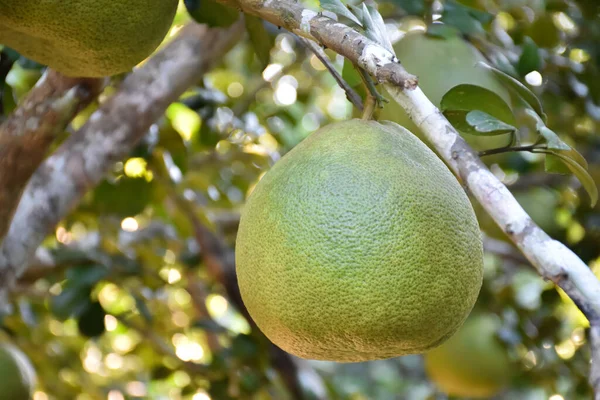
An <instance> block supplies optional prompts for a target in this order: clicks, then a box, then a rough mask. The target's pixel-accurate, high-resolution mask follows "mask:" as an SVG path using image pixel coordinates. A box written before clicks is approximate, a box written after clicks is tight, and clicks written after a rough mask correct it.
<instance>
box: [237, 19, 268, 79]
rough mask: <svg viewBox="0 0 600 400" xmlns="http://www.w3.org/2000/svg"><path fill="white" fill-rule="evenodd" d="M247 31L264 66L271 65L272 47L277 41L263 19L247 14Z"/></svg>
mask: <svg viewBox="0 0 600 400" xmlns="http://www.w3.org/2000/svg"><path fill="white" fill-rule="evenodd" d="M244 20H245V21H246V31H248V36H249V37H250V43H252V47H253V48H254V51H255V52H256V55H257V57H258V59H259V60H260V62H261V64H262V67H263V68H265V67H266V66H267V65H269V60H270V59H271V49H272V48H273V45H274V43H275V39H274V38H273V37H272V36H271V35H269V32H267V29H266V28H265V25H264V23H263V21H262V19H260V18H257V17H254V16H252V15H245V17H244Z"/></svg>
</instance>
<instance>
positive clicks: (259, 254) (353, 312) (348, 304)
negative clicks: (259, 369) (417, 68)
mask: <svg viewBox="0 0 600 400" xmlns="http://www.w3.org/2000/svg"><path fill="white" fill-rule="evenodd" d="M236 263H237V274H238V282H239V286H240V290H241V294H242V298H243V300H244V304H245V305H246V307H247V309H248V311H249V313H250V315H251V316H252V318H253V319H254V321H255V322H256V323H257V325H258V327H259V328H260V329H261V330H262V331H263V332H264V333H265V335H266V336H267V337H268V338H269V339H270V340H271V341H273V342H274V343H275V344H277V345H278V346H280V347H281V348H283V349H284V350H286V351H288V352H290V353H293V354H295V355H297V356H299V357H303V358H309V359H318V360H333V361H340V362H352V361H364V360H374V359H383V358H389V357H395V356H400V355H404V354H411V353H419V352H423V351H425V350H427V349H430V348H432V347H435V346H437V345H439V344H440V343H442V342H443V341H444V340H446V339H447V338H448V337H450V336H451V335H452V334H453V333H454V332H455V331H456V330H457V329H458V328H459V327H460V326H461V325H462V323H463V321H464V320H465V319H466V317H467V315H468V314H469V312H470V311H471V309H472V307H473V304H474V303H475V300H476V298H477V296H478V293H479V290H480V288H481V283H482V264H483V250H482V243H481V235H480V231H479V227H478V225H477V220H476V219H475V214H474V212H473V209H472V207H471V204H470V203H469V200H468V198H467V196H466V194H465V192H464V191H463V189H462V188H461V186H460V185H459V184H458V182H457V180H456V178H455V177H454V176H453V175H452V174H451V172H450V171H449V170H448V169H447V167H446V166H445V165H444V164H443V163H442V161H440V160H439V159H438V158H437V157H436V155H435V154H434V153H433V152H432V151H431V150H430V149H429V148H427V146H425V145H424V144H423V143H422V142H421V141H420V140H419V139H418V138H417V137H415V136H414V135H413V134H411V133H410V132H409V131H408V130H406V129H404V128H402V127H401V126H399V125H397V124H395V123H392V122H385V123H378V122H375V121H361V120H350V121H346V122H341V123H336V124H332V125H328V126H326V127H324V128H322V129H320V130H319V131H317V132H315V133H313V134H312V135H311V136H309V137H308V138H307V139H305V140H304V141H303V142H301V143H300V144H299V145H298V146H296V147H295V148H294V149H293V150H292V151H290V152H289V153H288V154H287V155H285V156H284V157H283V158H282V159H281V160H280V161H278V162H277V163H276V164H275V166H274V167H273V168H272V169H271V170H270V171H269V172H268V173H267V174H265V176H264V177H263V178H262V180H261V181H260V182H259V183H258V184H257V185H256V187H255V189H254V191H253V193H252V194H251V195H250V198H249V199H248V202H247V204H246V206H245V208H244V211H243V213H242V217H241V222H240V227H239V231H238V237H237V244H236Z"/></svg>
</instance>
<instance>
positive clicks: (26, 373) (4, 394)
mask: <svg viewBox="0 0 600 400" xmlns="http://www.w3.org/2000/svg"><path fill="white" fill-rule="evenodd" d="M35 381H36V374H35V370H34V369H33V366H32V365H31V362H30V361H29V358H27V356H26V355H25V354H24V353H23V352H22V351H21V350H19V349H18V348H17V347H15V346H13V345H11V344H8V343H2V344H0V398H1V399H7V400H8V399H10V400H30V399H31V396H32V395H33V389H34V386H35Z"/></svg>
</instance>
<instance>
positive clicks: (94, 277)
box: [66, 265, 110, 287]
mask: <svg viewBox="0 0 600 400" xmlns="http://www.w3.org/2000/svg"><path fill="white" fill-rule="evenodd" d="M109 272H110V271H109V270H108V268H105V267H103V266H102V265H93V266H80V267H73V268H70V269H69V270H68V271H67V273H66V276H67V279H69V281H70V283H72V284H73V285H75V286H80V287H83V286H90V287H91V286H94V285H95V284H96V283H98V282H100V281H101V280H102V279H104V278H106V277H107V276H108V274H109Z"/></svg>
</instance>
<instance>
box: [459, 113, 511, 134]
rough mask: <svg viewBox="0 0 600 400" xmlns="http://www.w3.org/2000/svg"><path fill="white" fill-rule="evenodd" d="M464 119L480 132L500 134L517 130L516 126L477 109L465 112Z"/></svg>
mask: <svg viewBox="0 0 600 400" xmlns="http://www.w3.org/2000/svg"><path fill="white" fill-rule="evenodd" d="M466 121H467V123H468V124H469V125H471V126H472V127H473V128H475V130H476V131H477V132H481V133H488V134H491V133H495V134H501V133H509V132H514V131H516V130H517V128H515V127H514V126H512V125H509V124H506V123H504V122H502V121H500V120H499V119H498V118H495V117H493V116H491V115H490V114H488V113H485V112H483V111H479V110H475V111H470V112H469V113H468V114H467V118H466Z"/></svg>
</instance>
